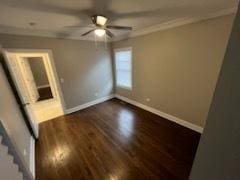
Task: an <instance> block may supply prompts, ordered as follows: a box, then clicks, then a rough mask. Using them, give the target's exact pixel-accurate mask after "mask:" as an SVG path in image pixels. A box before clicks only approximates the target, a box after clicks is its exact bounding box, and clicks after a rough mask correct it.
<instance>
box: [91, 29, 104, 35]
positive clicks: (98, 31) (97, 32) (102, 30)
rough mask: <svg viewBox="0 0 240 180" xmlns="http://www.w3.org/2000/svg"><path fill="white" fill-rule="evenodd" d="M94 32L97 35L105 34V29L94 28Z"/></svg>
mask: <svg viewBox="0 0 240 180" xmlns="http://www.w3.org/2000/svg"><path fill="white" fill-rule="evenodd" d="M94 33H95V34H96V35H97V36H99V37H102V36H104V35H105V33H106V31H105V30H104V29H95V30H94Z"/></svg>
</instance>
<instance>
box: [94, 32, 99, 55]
mask: <svg viewBox="0 0 240 180" xmlns="http://www.w3.org/2000/svg"><path fill="white" fill-rule="evenodd" d="M94 39H95V47H96V51H97V50H98V45H97V37H96V34H94Z"/></svg>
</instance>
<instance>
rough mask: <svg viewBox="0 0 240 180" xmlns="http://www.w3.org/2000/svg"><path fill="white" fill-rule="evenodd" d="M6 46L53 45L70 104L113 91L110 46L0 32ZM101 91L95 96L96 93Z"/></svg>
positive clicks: (3, 44)
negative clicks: (97, 46) (96, 46)
mask: <svg viewBox="0 0 240 180" xmlns="http://www.w3.org/2000/svg"><path fill="white" fill-rule="evenodd" d="M0 44H2V46H3V48H20V49H24V48H25V49H51V50H52V52H53V56H54V61H55V65H56V69H57V73H58V76H59V78H63V79H64V80H65V81H64V83H63V84H61V88H62V91H63V96H64V99H65V102H66V107H67V108H73V107H76V106H79V105H81V104H84V103H87V102H90V101H93V100H95V99H98V98H100V97H104V96H107V95H110V94H111V93H112V92H113V78H112V60H111V54H110V49H109V48H107V49H105V46H104V44H103V43H101V44H99V49H98V50H96V48H95V43H94V42H90V41H78V40H63V39H53V38H44V37H30V36H13V35H4V34H0ZM96 93H97V94H98V95H97V96H95V94H96Z"/></svg>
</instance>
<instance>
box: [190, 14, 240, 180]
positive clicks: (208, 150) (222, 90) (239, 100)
mask: <svg viewBox="0 0 240 180" xmlns="http://www.w3.org/2000/svg"><path fill="white" fill-rule="evenodd" d="M239 47H240V11H238V14H237V17H236V20H235V23H234V28H233V31H232V35H231V38H230V41H229V45H228V48H227V52H226V55H225V59H224V62H223V66H222V70H221V73H220V76H219V79H218V83H217V87H216V91H215V95H214V98H213V102H212V105H211V109H210V112H209V116H208V119H207V123H206V127H205V130H204V133H203V135H202V138H201V140H200V145H199V148H198V151H197V155H196V158H195V162H194V165H193V169H192V173H191V176H190V180H203V179H204V180H215V179H216V180H239V179H240V111H239V108H240V50H239Z"/></svg>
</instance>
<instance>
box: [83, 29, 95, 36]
mask: <svg viewBox="0 0 240 180" xmlns="http://www.w3.org/2000/svg"><path fill="white" fill-rule="evenodd" d="M94 30H95V29H92V30H90V31H87V32H85V33H83V34H82V35H81V36H86V35H88V34H89V33H91V32H93V31H94Z"/></svg>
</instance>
